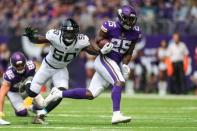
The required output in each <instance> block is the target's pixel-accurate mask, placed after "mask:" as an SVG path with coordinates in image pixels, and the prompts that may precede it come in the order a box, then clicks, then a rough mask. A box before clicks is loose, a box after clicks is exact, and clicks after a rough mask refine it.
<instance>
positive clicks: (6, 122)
mask: <svg viewBox="0 0 197 131" xmlns="http://www.w3.org/2000/svg"><path fill="white" fill-rule="evenodd" d="M0 125H10V122H8V121H5V120H3V119H1V118H0Z"/></svg>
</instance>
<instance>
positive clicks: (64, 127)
mask: <svg viewBox="0 0 197 131" xmlns="http://www.w3.org/2000/svg"><path fill="white" fill-rule="evenodd" d="M121 106H122V112H124V114H125V115H128V116H131V117H132V121H131V122H130V123H127V124H124V123H123V124H118V125H111V114H112V112H111V98H110V94H103V95H101V96H100V97H98V98H97V99H95V100H92V101H90V100H71V99H64V100H63V101H62V103H61V104H60V105H59V106H58V107H57V108H56V109H55V110H54V111H52V112H51V113H50V114H48V117H47V118H46V119H47V121H48V122H49V124H48V125H33V124H31V120H32V116H33V115H34V114H30V116H29V117H26V118H19V117H15V115H14V112H13V111H12V108H11V106H10V103H9V102H8V101H6V103H5V113H6V120H8V121H10V122H11V125H10V126H0V131H197V96H166V97H159V96H157V95H134V96H131V97H129V96H126V95H124V94H123V97H122V103H121Z"/></svg>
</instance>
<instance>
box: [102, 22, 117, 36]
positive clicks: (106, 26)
mask: <svg viewBox="0 0 197 131" xmlns="http://www.w3.org/2000/svg"><path fill="white" fill-rule="evenodd" d="M116 26H117V25H116V22H115V21H105V22H103V24H102V26H101V30H102V31H103V32H105V33H107V32H108V31H109V30H110V29H112V28H115V27H116Z"/></svg>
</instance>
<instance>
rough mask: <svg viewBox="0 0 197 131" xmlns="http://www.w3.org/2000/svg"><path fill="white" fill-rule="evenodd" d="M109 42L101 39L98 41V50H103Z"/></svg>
mask: <svg viewBox="0 0 197 131" xmlns="http://www.w3.org/2000/svg"><path fill="white" fill-rule="evenodd" d="M109 42H110V40H108V39H102V40H100V41H99V42H98V47H99V48H103V46H104V45H105V44H106V43H109Z"/></svg>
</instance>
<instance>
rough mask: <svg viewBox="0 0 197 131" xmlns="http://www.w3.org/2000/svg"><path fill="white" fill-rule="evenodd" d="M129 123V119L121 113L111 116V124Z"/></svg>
mask: <svg viewBox="0 0 197 131" xmlns="http://www.w3.org/2000/svg"><path fill="white" fill-rule="evenodd" d="M130 121H131V117H128V116H123V115H122V114H121V113H116V114H113V116H112V124H118V123H127V122H130Z"/></svg>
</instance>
